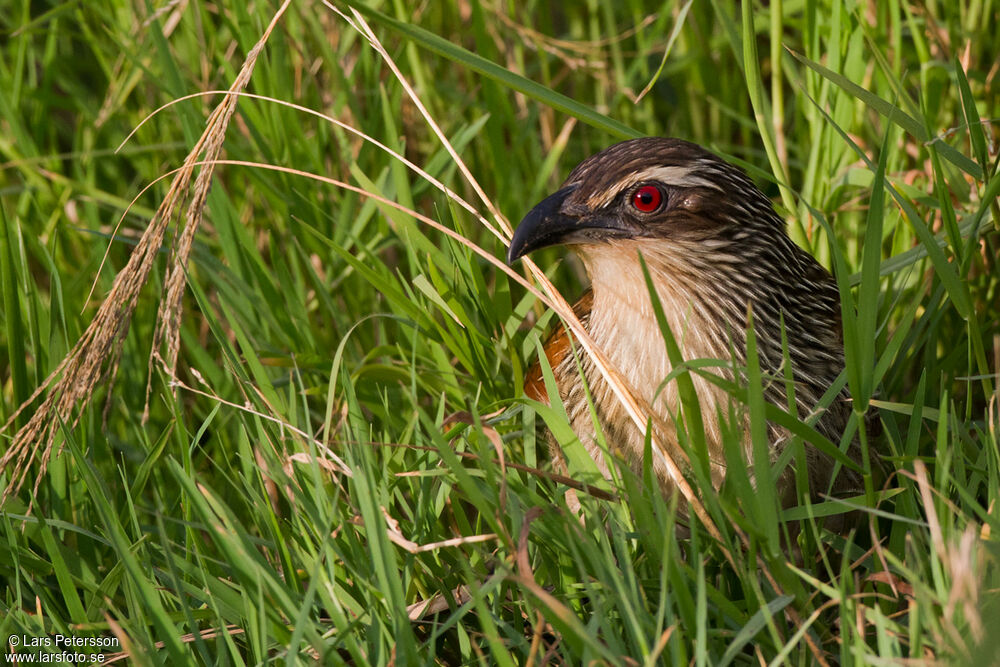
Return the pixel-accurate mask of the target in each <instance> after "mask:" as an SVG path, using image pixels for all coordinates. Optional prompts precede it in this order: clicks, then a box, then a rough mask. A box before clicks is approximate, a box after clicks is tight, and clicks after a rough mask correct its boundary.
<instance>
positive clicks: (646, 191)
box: [632, 185, 663, 213]
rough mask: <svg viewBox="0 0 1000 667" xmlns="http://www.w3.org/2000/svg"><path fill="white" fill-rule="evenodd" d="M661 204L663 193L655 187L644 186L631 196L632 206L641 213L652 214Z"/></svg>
mask: <svg viewBox="0 0 1000 667" xmlns="http://www.w3.org/2000/svg"><path fill="white" fill-rule="evenodd" d="M662 203H663V193H662V192H660V188H658V187H656V186H655V185H644V186H642V187H641V188H639V189H638V190H636V191H635V194H634V195H632V206H635V207H636V208H637V209H639V210H640V211H642V212H643V213H652V212H653V211H655V210H656V209H658V208H660V204H662Z"/></svg>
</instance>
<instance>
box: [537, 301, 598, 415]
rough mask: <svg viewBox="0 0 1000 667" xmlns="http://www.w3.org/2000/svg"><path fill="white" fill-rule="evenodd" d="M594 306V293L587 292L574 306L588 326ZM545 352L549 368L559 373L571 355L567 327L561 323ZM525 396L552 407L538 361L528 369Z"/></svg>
mask: <svg viewBox="0 0 1000 667" xmlns="http://www.w3.org/2000/svg"><path fill="white" fill-rule="evenodd" d="M593 306H594V292H593V291H592V290H587V292H586V293H585V294H584V295H583V296H582V297H580V300H579V301H577V302H576V303H575V304H573V312H574V313H575V314H576V316H577V317H578V318H580V320H581V321H582V322H583V323H584V324H586V323H587V321H588V320H589V319H590V310H591V308H593ZM542 349H543V350H544V351H545V359H546V360H547V361H548V362H549V368H551V369H552V370H553V371H554V372H557V371H556V369H558V368H559V367H560V366H561V365H562V363H563V361H564V360H565V359H566V356H567V355H569V354H571V351H570V350H571V349H572V348H571V344H570V333H569V330H568V329H567V328H566V326H565V325H564V324H562V323H559V324H558V325H557V326H556V329H555V331H553V332H552V333H551V334H549V337H548V339H547V340H546V341H545V344H544V345H543V346H542ZM524 395H525V396H527V397H528V398H530V399H533V400H536V401H538V402H540V403H545V404H546V405H552V402H551V401H549V395H548V392H547V391H546V390H545V378H544V377H543V376H542V365H541V364H540V363H538V361H537V360H536V361H535V363H533V364H532V365H531V368H529V369H528V374H527V375H526V376H525V378H524Z"/></svg>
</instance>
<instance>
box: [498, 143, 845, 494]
mask: <svg viewBox="0 0 1000 667" xmlns="http://www.w3.org/2000/svg"><path fill="white" fill-rule="evenodd" d="M554 245H560V246H566V247H568V248H569V249H571V250H572V251H574V252H575V253H576V254H577V255H578V256H579V257H580V259H581V260H582V262H583V266H584V268H585V269H586V272H587V274H588V276H589V278H590V288H589V289H588V290H587V291H586V292H585V293H584V295H583V296H582V297H581V298H580V299H579V301H577V302H576V304H575V305H574V312H575V313H576V315H577V317H578V318H579V320H580V321H581V323H582V324H583V326H584V327H585V328H586V330H587V332H588V333H589V334H590V336H591V337H592V339H593V340H594V342H596V343H597V345H598V346H599V347H600V348H601V349H602V350H603V351H604V352H605V354H606V355H607V357H608V359H609V360H610V362H611V363H612V364H613V365H614V366H615V367H616V368H617V369H618V370H619V372H620V375H621V377H622V378H623V379H624V380H625V383H626V385H627V387H628V389H629V391H630V392H631V393H632V394H633V396H635V397H637V398H638V399H640V400H641V401H642V404H644V405H645V406H648V410H649V412H650V414H649V415H648V417H649V419H650V423H651V425H652V428H653V430H654V432H655V434H656V436H657V439H658V440H659V441H660V442H662V443H663V446H664V447H666V449H667V450H668V451H675V452H676V451H678V449H679V445H678V434H677V426H676V421H675V419H676V415H677V414H678V410H679V407H680V395H679V390H678V383H677V382H676V381H667V382H665V380H667V379H668V376H669V375H670V373H671V370H672V367H673V366H672V364H671V362H670V358H669V355H668V353H667V348H666V345H665V342H664V338H663V333H662V331H661V328H660V326H659V324H658V322H657V318H656V313H655V311H654V305H653V300H652V298H651V296H650V290H649V289H648V287H647V283H646V279H645V276H644V273H643V269H642V263H641V261H640V255H641V258H642V260H643V261H644V262H645V265H646V267H647V270H648V273H649V276H650V278H651V282H652V285H653V286H654V287H655V290H656V295H657V297H658V300H659V302H660V304H661V307H662V310H663V314H664V315H665V319H666V323H667V325H668V326H669V328H670V331H671V332H672V334H673V336H674V337H675V339H676V341H677V342H678V345H679V347H680V351H681V354H682V355H683V358H684V359H685V360H686V361H691V360H697V359H714V360H719V361H720V363H718V364H716V365H714V366H712V367H711V371H710V372H714V373H716V374H718V375H720V376H722V377H723V378H725V379H728V380H731V381H745V372H744V370H741V369H745V368H746V362H747V359H748V357H747V339H748V336H747V330H748V325H749V324H750V323H751V322H752V326H753V332H754V336H755V339H756V345H757V350H758V355H759V356H758V358H759V365H760V370H761V373H762V377H763V378H764V383H763V384H764V387H763V391H764V398H765V400H767V401H768V402H770V403H773V404H775V405H776V406H779V407H783V408H784V409H785V410H788V409H789V408H788V406H789V396H788V386H789V383H788V382H786V378H787V377H788V374H787V371H788V370H789V369H787V368H786V363H785V362H786V358H787V361H788V362H789V363H788V364H787V365H790V371H791V373H790V376H791V378H792V386H793V387H794V401H795V406H796V409H797V412H798V416H799V417H800V418H801V419H806V418H809V417H814V418H816V417H817V415H818V418H817V419H816V421H815V423H814V427H815V429H816V430H817V431H818V432H819V433H820V434H822V435H823V436H825V437H826V438H827V439H829V440H831V441H832V442H833V443H839V442H840V441H841V436H842V434H843V433H844V430H845V428H846V427H847V423H848V419H849V418H850V415H851V412H852V405H851V396H850V392H849V389H848V388H847V387H846V383H844V384H845V386H844V388H843V389H841V390H840V391H839V393H838V394H837V395H836V397H835V398H834V400H833V401H832V403H830V404H829V405H828V406H827V407H825V408H823V407H821V406H820V398H821V397H822V396H823V395H824V394H825V393H826V392H827V391H828V390H829V389H830V387H831V386H832V385H834V383H835V382H836V380H837V378H838V376H839V375H840V373H841V372H842V371H843V369H844V353H843V342H842V341H843V338H842V332H841V303H840V296H839V291H838V287H837V283H836V282H835V280H834V278H833V277H832V276H831V274H830V273H829V272H828V271H827V270H826V269H825V268H824V267H823V266H822V265H820V264H819V262H817V261H816V259H815V258H813V256H812V255H810V254H809V253H808V252H806V251H805V250H804V249H802V248H801V247H799V246H798V245H797V244H796V243H795V242H794V241H793V240H792V239H791V238H790V237H789V235H788V233H787V232H786V222H785V220H784V219H783V218H782V217H781V216H779V215H778V214H777V212H776V211H775V209H774V207H773V205H772V203H771V201H770V200H769V199H768V197H767V196H766V195H765V194H764V193H763V192H761V190H760V189H759V188H758V187H757V186H756V185H755V184H754V182H753V181H752V180H751V179H750V178H749V177H748V176H747V175H746V173H745V172H744V171H743V170H741V169H740V168H738V167H736V166H734V165H732V164H730V163H729V162H727V161H725V160H724V159H722V158H720V157H719V156H717V155H715V154H714V153H712V152H710V151H708V150H706V149H704V148H702V147H701V146H699V145H697V144H694V143H691V142H688V141H685V140H682V139H676V138H666V137H643V138H638V139H632V140H628V141H624V142H621V143H617V144H614V145H612V146H610V147H608V148H606V149H604V150H603V151H601V152H599V153H596V154H595V155H592V156H591V157H589V158H587V159H586V160H584V161H583V162H581V163H580V164H579V165H578V166H577V167H576V168H574V169H573V170H572V171H571V172H570V174H569V176H568V177H567V179H566V181H565V182H564V183H563V185H562V186H561V187H560V188H559V189H558V190H557V191H556V192H554V193H553V194H551V195H549V196H548V197H546V198H545V199H544V200H542V201H541V202H540V203H539V204H537V205H536V206H535V207H534V208H532V209H531V210H530V211H529V212H528V214H527V215H525V216H524V219H523V220H522V221H521V222H520V224H519V225H518V227H517V229H516V230H515V232H514V235H513V237H512V239H511V241H510V245H509V248H508V253H507V261H508V263H509V264H513V263H514V262H515V261H516V260H518V259H520V258H522V257H524V256H526V255H528V254H529V253H532V252H534V251H536V250H539V249H541V248H545V247H548V246H554ZM783 336H784V339H785V340H786V341H787V343H786V345H787V357H786V352H785V349H786V348H785V347H784V346H783V342H782V341H783ZM543 350H544V354H545V357H546V360H547V363H548V365H549V367H550V368H551V369H552V374H553V377H554V379H555V385H556V388H557V390H558V393H559V399H560V400H561V402H562V404H563V405H564V407H565V409H566V415H567V417H568V418H569V422H570V425H571V426H572V429H573V431H574V433H575V434H576V435H577V437H578V438H579V439H580V441H581V442H582V443H583V444H584V446H585V447H586V449H587V451H588V453H589V454H590V455H591V457H593V458H594V459H595V461H596V462H597V463H598V466H599V468H600V470H601V471H602V472H603V473H604V475H605V476H606V477H607V476H609V467H608V466H609V464H608V462H607V461H605V460H604V458H603V455H602V447H601V446H600V445H599V442H600V439H599V438H598V436H597V430H596V428H595V421H594V414H596V417H597V422H598V424H599V426H600V428H601V430H602V432H603V435H604V437H605V441H606V443H607V449H608V450H610V452H612V453H613V454H614V455H616V456H619V457H620V458H622V459H623V460H624V462H625V463H626V464H627V465H628V466H629V467H630V468H631V469H632V470H633V471H635V472H636V473H638V474H641V472H642V470H643V461H644V452H645V451H646V447H645V445H646V437H645V436H646V433H645V430H644V429H640V428H639V427H637V426H636V424H635V422H634V421H633V420H632V419H631V418H630V416H629V414H628V413H627V412H626V409H625V407H624V406H623V405H622V403H621V402H620V400H619V399H618V398H617V396H616V395H615V393H614V391H613V390H612V388H611V386H610V384H609V383H608V381H607V380H606V379H605V377H604V376H603V375H602V373H601V372H600V371H599V370H598V367H597V365H596V364H595V362H594V361H593V360H592V359H591V358H590V357H589V356H588V355H587V354H583V353H582V352H579V351H578V347H577V346H575V345H574V344H573V342H572V339H571V336H570V334H569V332H568V331H567V330H566V329H565V328H564V327H562V326H559V327H557V328H556V330H555V331H554V332H553V333H552V334H551V335H550V336H549V338H548V339H547V341H546V342H545V344H544V345H543ZM723 362H724V363H723ZM691 378H692V380H693V384H694V388H695V393H696V395H697V399H698V404H699V408H700V412H701V416H702V420H703V423H704V432H705V445H706V450H707V451H706V452H704V453H702V454H703V455H704V456H706V458H707V461H708V467H709V470H710V473H711V480H712V483H713V485H714V486H715V487H716V488H719V487H720V485H721V484H722V483H723V482H724V480H725V478H726V475H727V465H726V457H725V454H724V447H725V438H726V437H732V433H733V432H734V430H733V429H732V428H727V422H726V419H727V418H728V417H727V416H729V415H734V414H735V415H736V419H737V422H738V426H739V427H740V428H739V429H737V431H736V432H737V433H738V436H737V437H738V438H739V439H740V443H739V444H740V447H741V449H740V450H739V451H741V452H742V454H743V457H744V460H745V461H746V463H747V470H748V475H749V476H750V478H751V481H752V482H753V483H757V482H756V480H755V478H754V476H753V470H754V468H753V465H752V463H751V461H752V460H753V459H752V457H753V446H752V442H751V437H750V432H749V431H750V429H749V422H748V417H747V415H746V410H743V411H742V412H739V406H735V405H734V401H733V399H732V398H731V395H730V394H729V393H727V392H726V391H725V390H724V389H722V388H720V387H719V386H718V385H717V384H716V383H713V382H711V381H709V379H707V378H706V377H704V376H703V375H701V374H696V373H691ZM524 393H525V395H526V396H527V397H528V398H531V399H534V400H537V401H541V402H543V403H548V404H550V405H551V404H552V401H551V400H550V398H549V396H548V394H547V390H546V385H545V382H544V380H543V374H542V370H541V365H540V363H539V362H538V361H536V362H535V363H534V365H533V366H532V367H531V368H530V369H529V371H528V373H527V375H526V380H525V384H524ZM591 403H592V405H593V409H592V408H591ZM734 410H736V412H734ZM767 437H768V452H769V456H770V459H771V461H770V462H771V463H774V462H775V461H777V460H778V458H779V457H780V455H781V454H782V452H783V451H784V450H785V448H786V447H787V446H788V445H789V443H790V441H791V439H792V438H791V434H790V433H789V431H787V430H786V429H785V428H783V427H781V426H779V425H777V424H775V423H772V422H769V423H768V427H767ZM550 444H551V447H552V449H553V452H552V453H553V456H554V458H555V459H556V460H557V461H558V460H560V455H559V451H558V445H556V444H555V441H554V438H550ZM846 454H847V456H848V458H850V459H851V460H853V461H854V462H856V463H859V464H860V462H861V460H862V456H861V450H860V447H859V445H858V443H857V442H856V439H855V441H854V442H852V443H850V445H849V446H848V448H847V451H846ZM792 459H793V460H792V463H791V464H789V465H787V466H785V467H784V469H783V470H782V471H781V473H780V474H779V475H778V477H777V479H776V480H774V481H775V483H776V484H777V491H778V498H779V501H780V502H781V503H782V505H783V506H785V507H788V506H791V505H794V504H795V501H796V497H797V495H796V494H797V492H796V481H795V477H796V475H795V463H796V461H795V457H792ZM805 465H806V467H807V468H808V471H807V472H808V474H807V479H808V482H809V489H810V493H811V495H813V497H814V498H820V497H822V496H823V495H824V494H829V495H831V496H834V497H846V496H851V495H855V494H858V493H862V492H863V490H864V484H863V476H862V473H861V470H860V465H859V466H855V467H848V466H835V465H834V463H833V460H832V458H831V457H830V456H829V455H828V454H827V453H824V452H823V451H821V450H820V449H819V448H817V447H816V446H813V445H812V444H811V443H809V442H806V443H805ZM838 468H839V470H838ZM855 468H857V469H855ZM651 469H652V471H653V473H654V474H655V477H656V479H657V481H658V482H659V486H660V487H661V489H662V490H663V492H664V493H669V492H671V491H672V490H673V489H674V481H673V479H672V477H671V475H670V473H669V472H668V470H667V469H666V467H665V466H664V464H663V463H662V459H657V458H655V457H654V460H653V461H652V462H651ZM835 471H836V475H835V476H834V472H835Z"/></svg>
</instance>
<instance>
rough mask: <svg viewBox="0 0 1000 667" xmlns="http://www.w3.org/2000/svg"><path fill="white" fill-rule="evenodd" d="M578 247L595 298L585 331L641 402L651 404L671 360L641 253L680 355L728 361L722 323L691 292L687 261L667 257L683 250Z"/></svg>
mask: <svg viewBox="0 0 1000 667" xmlns="http://www.w3.org/2000/svg"><path fill="white" fill-rule="evenodd" d="M578 250H579V254H580V255H581V258H582V259H583V262H584V264H585V266H586V268H587V273H588V274H589V275H590V279H591V286H592V289H593V293H594V301H593V308H592V310H591V313H590V323H589V329H590V334H591V336H593V338H594V340H595V341H596V342H597V343H598V345H600V346H601V348H602V349H603V350H604V351H605V352H606V353H607V354H608V355H609V357H610V358H611V360H612V361H613V362H614V363H615V364H616V365H617V366H618V368H619V370H621V371H622V372H623V373H624V375H625V376H626V378H627V379H628V380H629V381H630V382H631V383H632V386H633V387H634V388H635V389H636V390H638V391H639V392H640V393H644V394H647V393H648V394H650V395H649V396H647V399H650V400H651V399H652V394H653V393H655V392H656V389H657V387H659V386H660V384H661V383H662V381H663V379H664V378H665V377H666V375H667V374H668V373H669V372H670V361H669V358H668V356H667V352H666V345H665V343H664V340H663V334H662V332H661V330H660V327H659V324H658V322H657V319H656V314H655V311H654V310H653V305H652V300H651V298H650V290H649V288H648V286H647V283H646V279H645V276H644V275H643V271H642V268H641V265H640V263H639V259H638V254H639V253H640V252H641V253H642V256H643V259H644V260H645V262H646V266H647V268H648V270H649V275H650V280H651V282H652V284H653V286H654V287H655V289H656V294H657V296H658V298H659V301H660V304H661V306H662V308H663V313H664V315H665V317H666V322H667V325H668V326H669V327H670V331H671V332H672V333H673V335H674V337H675V338H676V340H677V341H678V343H679V345H680V347H681V351H682V354H683V356H684V357H685V358H686V359H698V358H715V359H729V358H730V354H731V351H730V345H729V338H728V332H727V331H726V326H727V325H726V324H725V321H724V319H723V318H721V317H719V315H718V313H713V312H710V311H707V310H706V307H705V303H706V300H705V299H704V294H699V291H698V286H699V281H700V280H701V279H700V277H699V276H697V275H693V274H692V273H691V271H690V266H691V262H690V256H688V257H687V258H686V261H681V260H682V258H681V257H679V256H677V255H675V254H674V253H678V252H685V249H684V248H683V247H678V246H674V247H671V248H665V249H661V248H659V247H657V245H656V244H652V243H646V244H642V243H641V242H639V241H613V242H610V243H602V244H600V245H592V246H591V245H588V246H582V247H580V248H579V249H578ZM701 282H702V283H703V280H702V281H701ZM701 289H702V292H703V291H704V285H702V287H701ZM647 390H648V391H647Z"/></svg>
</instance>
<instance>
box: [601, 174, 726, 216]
mask: <svg viewBox="0 0 1000 667" xmlns="http://www.w3.org/2000/svg"><path fill="white" fill-rule="evenodd" d="M698 172H699V170H698V169H697V168H693V167H682V166H680V165H669V166H666V167H650V168H649V169H644V170H642V171H639V172H636V173H634V174H629V175H628V176H627V177H626V178H623V179H622V180H620V181H618V182H617V183H615V185H614V186H612V187H610V188H608V189H607V190H605V191H604V192H600V193H597V194H595V195H594V196H592V197H591V198H590V199H588V200H587V203H588V204H589V205H590V207H591V208H594V209H596V208H600V207H602V206H606V205H607V204H608V203H610V202H611V201H612V200H614V199H615V197H617V196H618V195H619V194H621V193H622V192H623V191H625V190H627V189H629V188H631V187H632V186H633V185H636V184H637V183H642V182H643V181H658V182H660V183H663V184H664V185H671V186H674V187H679V188H712V189H714V190H718V191H720V192H722V191H723V189H722V187H721V186H720V185H719V184H718V183H716V182H715V181H712V180H711V179H708V178H705V177H703V176H699V175H698Z"/></svg>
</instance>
